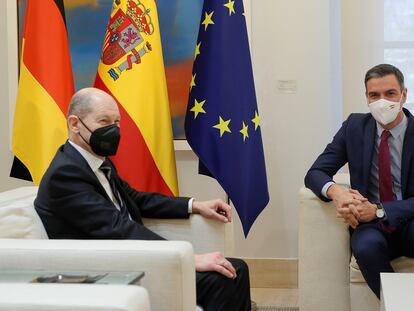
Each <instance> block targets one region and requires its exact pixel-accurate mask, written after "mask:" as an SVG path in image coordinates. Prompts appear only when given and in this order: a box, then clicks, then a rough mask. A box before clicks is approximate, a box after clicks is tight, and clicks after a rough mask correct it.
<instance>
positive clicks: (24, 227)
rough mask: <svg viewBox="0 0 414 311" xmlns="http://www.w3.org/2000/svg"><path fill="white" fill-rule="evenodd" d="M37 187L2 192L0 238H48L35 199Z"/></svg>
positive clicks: (0, 197)
mask: <svg viewBox="0 0 414 311" xmlns="http://www.w3.org/2000/svg"><path fill="white" fill-rule="evenodd" d="M36 193H37V187H22V188H17V189H14V190H10V191H5V192H1V193H0V238H22V239H47V234H46V231H45V228H44V227H43V224H42V221H41V220H40V218H39V216H38V215H37V213H36V211H35V209H34V206H33V201H34V199H35V197H36Z"/></svg>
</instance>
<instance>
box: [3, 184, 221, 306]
mask: <svg viewBox="0 0 414 311" xmlns="http://www.w3.org/2000/svg"><path fill="white" fill-rule="evenodd" d="M36 192H37V188H36V187H23V188H18V189H14V190H11V191H6V192H3V193H0V238H2V237H3V238H4V239H0V271H1V270H7V269H13V270H17V269H46V270H55V271H56V270H59V269H64V270H65V271H71V270H73V271H75V270H78V271H79V270H91V271H134V270H138V271H144V272H145V277H144V278H143V279H142V282H141V284H142V286H143V287H145V288H146V289H147V290H148V292H149V297H150V303H151V310H155V311H157V310H160V311H161V310H169V311H170V310H177V311H178V310H179V311H190V310H191V311H194V310H195V309H196V293H195V272H194V271H195V267H194V256H193V247H192V245H191V244H190V243H188V242H186V241H190V242H191V243H193V244H194V247H195V248H196V249H197V251H198V252H208V251H212V250H216V251H223V252H224V250H225V247H226V243H229V241H228V240H226V231H227V230H226V229H225V226H224V225H222V224H219V223H216V222H214V221H210V220H206V219H204V218H203V217H201V216H198V215H192V216H191V217H190V219H189V220H154V219H151V220H150V219H145V220H144V222H145V224H146V225H147V226H148V227H149V228H151V229H152V230H154V231H155V232H157V233H159V234H160V235H162V236H164V237H165V238H168V239H174V240H182V241H120V240H116V241H115V240H47V235H46V234H45V231H44V228H43V226H42V223H41V221H40V219H39V218H38V216H37V214H36V213H35V211H34V207H33V200H34V197H35V196H36ZM10 224H13V225H12V226H11V225H10ZM15 238H18V239H15ZM33 239H35V240H33Z"/></svg>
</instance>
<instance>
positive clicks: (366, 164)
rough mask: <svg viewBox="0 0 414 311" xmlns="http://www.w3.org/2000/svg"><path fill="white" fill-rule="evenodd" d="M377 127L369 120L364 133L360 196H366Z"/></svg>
mask: <svg viewBox="0 0 414 311" xmlns="http://www.w3.org/2000/svg"><path fill="white" fill-rule="evenodd" d="M376 130H377V127H376V122H375V120H374V118H370V119H369V121H368V123H367V126H366V128H365V131H364V140H363V142H364V146H363V148H364V149H363V162H362V163H363V181H362V185H361V186H362V189H363V191H362V195H364V196H366V195H367V193H368V183H369V175H370V172H371V165H372V156H373V154H374V148H375V133H376Z"/></svg>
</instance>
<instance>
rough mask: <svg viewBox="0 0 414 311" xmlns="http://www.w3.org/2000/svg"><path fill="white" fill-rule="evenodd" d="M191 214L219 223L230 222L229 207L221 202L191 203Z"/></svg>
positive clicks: (230, 213)
mask: <svg viewBox="0 0 414 311" xmlns="http://www.w3.org/2000/svg"><path fill="white" fill-rule="evenodd" d="M193 213H197V214H200V215H201V216H203V217H206V218H210V219H215V220H218V221H221V222H225V223H226V222H230V221H231V218H232V211H231V206H230V205H228V204H226V203H224V202H223V201H222V200H220V199H217V200H210V201H196V200H194V201H193Z"/></svg>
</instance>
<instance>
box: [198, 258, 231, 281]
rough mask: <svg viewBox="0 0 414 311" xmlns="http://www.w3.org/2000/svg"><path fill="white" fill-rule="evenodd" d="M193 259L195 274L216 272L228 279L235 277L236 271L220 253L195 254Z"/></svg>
mask: <svg viewBox="0 0 414 311" xmlns="http://www.w3.org/2000/svg"><path fill="white" fill-rule="evenodd" d="M194 259H195V268H196V271H197V272H208V271H216V272H218V273H221V274H223V275H224V276H226V277H228V278H229V279H235V278H236V276H237V274H236V269H234V267H233V265H232V264H231V263H230V261H228V260H227V259H226V258H225V257H224V256H223V254H222V253H220V252H214V253H207V254H195V255H194Z"/></svg>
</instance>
